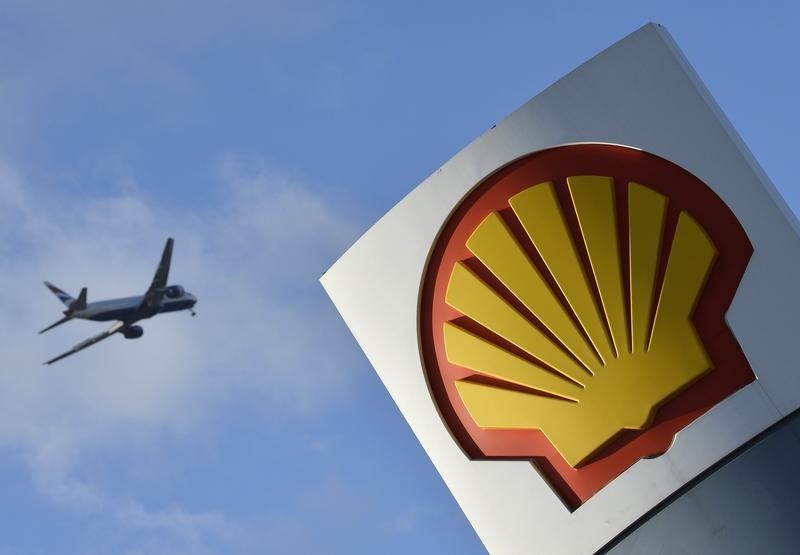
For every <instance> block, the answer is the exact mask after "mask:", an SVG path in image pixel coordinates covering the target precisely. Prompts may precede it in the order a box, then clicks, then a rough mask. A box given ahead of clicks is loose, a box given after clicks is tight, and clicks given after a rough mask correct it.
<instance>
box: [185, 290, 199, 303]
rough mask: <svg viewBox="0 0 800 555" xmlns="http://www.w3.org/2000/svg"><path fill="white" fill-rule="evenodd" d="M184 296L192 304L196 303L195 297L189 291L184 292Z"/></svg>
mask: <svg viewBox="0 0 800 555" xmlns="http://www.w3.org/2000/svg"><path fill="white" fill-rule="evenodd" d="M185 296H186V298H187V299H189V300H190V301H192V306H194V305H195V304H197V297H195V296H194V295H192V294H191V293H188V292H187V293H186V294H185Z"/></svg>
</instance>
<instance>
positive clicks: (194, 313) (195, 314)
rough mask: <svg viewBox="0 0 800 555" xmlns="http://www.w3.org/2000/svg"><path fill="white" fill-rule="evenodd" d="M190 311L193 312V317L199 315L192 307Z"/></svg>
mask: <svg viewBox="0 0 800 555" xmlns="http://www.w3.org/2000/svg"><path fill="white" fill-rule="evenodd" d="M189 312H191V314H192V317H194V316H197V312H195V311H194V310H192V309H191V308H190V309H189Z"/></svg>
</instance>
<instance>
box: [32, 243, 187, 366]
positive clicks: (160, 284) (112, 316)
mask: <svg viewBox="0 0 800 555" xmlns="http://www.w3.org/2000/svg"><path fill="white" fill-rule="evenodd" d="M173 243H174V241H173V239H172V238H171V237H170V238H168V239H167V242H166V244H165V245H164V251H163V252H162V253H161V260H160V262H159V263H158V268H156V273H155V275H154V276H153V281H151V282H150V287H148V288H147V292H146V293H145V294H144V295H137V296H135V297H122V298H119V299H109V300H107V301H95V302H93V303H90V302H88V301H87V297H88V293H87V288H86V287H84V288H83V289H81V292H80V294H79V295H78V298H77V299H75V298H73V297H72V296H70V295H69V294H68V293H66V292H64V291H62V290H61V289H59V288H58V287H56V286H55V285H53V284H52V283H50V282H47V281H45V282H44V284H45V286H46V287H47V288H48V289H49V290H50V291H51V292H52V293H53V294H54V295H55V296H56V297H58V300H60V301H61V302H62V303H63V304H64V306H66V307H67V309H66V310H65V311H64V317H63V318H61V319H60V320H58V321H57V322H54V323H53V324H50V325H49V326H47V327H46V328H44V329H43V330H41V331H40V332H39V333H44V332H46V331H47V330H51V329H53V328H55V327H56V326H60V325H61V324H64V323H66V322H69V321H70V320H73V319H74V318H80V319H83V320H94V321H96V322H106V321H109V320H114V324H112V325H111V327H110V328H108V329H107V330H106V331H104V332H102V333H99V334H97V335H95V336H94V337H90V338H89V339H86V340H85V341H81V342H80V343H78V344H77V345H75V346H74V347H73V348H72V349H70V350H69V351H67V352H66V353H62V354H60V355H58V356H57V357H55V358H51V359H50V360H48V361H47V362H45V364H52V363H54V362H57V361H59V360H61V359H62V358H65V357H68V356H70V355H72V354H75V353H77V352H78V351H81V350H83V349H85V348H87V347H91V346H92V345H94V344H95V343H97V342H99V341H102V340H103V339H106V338H108V337H111V336H112V335H115V334H117V333H120V334H122V335H123V336H125V338H126V339H136V338H138V337H141V336H142V334H143V333H144V330H143V329H142V327H141V326H137V325H134V323H135V322H138V321H139V320H145V319H147V318H152V317H153V316H155V315H156V314H161V313H163V312H177V311H179V310H188V311H189V312H191V313H192V316H194V310H192V308H193V307H194V305H195V304H196V303H197V297H195V296H194V295H192V294H191V293H189V292H188V291H186V290H185V289H184V288H183V287H181V286H180V285H167V279H168V278H169V266H170V263H171V261H172V245H173Z"/></svg>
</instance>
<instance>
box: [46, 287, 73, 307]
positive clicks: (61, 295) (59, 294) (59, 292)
mask: <svg viewBox="0 0 800 555" xmlns="http://www.w3.org/2000/svg"><path fill="white" fill-rule="evenodd" d="M44 284H45V286H46V287H47V288H48V289H49V290H50V291H52V293H53V295H55V296H56V297H58V300H59V301H61V302H62V303H64V304H65V305H66V306H67V308H69V306H70V305H71V304H72V303H74V302H75V299H73V298H72V297H70V296H69V294H68V293H65V292H64V291H62V290H61V289H59V288H58V287H56V286H55V285H53V284H52V283H50V282H49V281H45V282H44Z"/></svg>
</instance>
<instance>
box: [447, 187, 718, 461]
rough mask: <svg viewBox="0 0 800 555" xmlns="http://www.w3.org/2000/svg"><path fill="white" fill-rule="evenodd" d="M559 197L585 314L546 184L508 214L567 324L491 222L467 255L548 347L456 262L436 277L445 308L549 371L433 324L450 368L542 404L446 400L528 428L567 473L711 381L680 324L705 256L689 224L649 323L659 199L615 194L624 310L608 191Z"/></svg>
mask: <svg viewBox="0 0 800 555" xmlns="http://www.w3.org/2000/svg"><path fill="white" fill-rule="evenodd" d="M567 184H568V187H569V192H570V194H571V197H572V201H573V203H574V207H575V211H576V213H577V216H578V221H579V222H580V226H581V233H582V236H583V240H584V242H585V245H586V250H587V253H588V256H589V260H590V263H591V270H592V272H593V276H592V277H593V278H594V280H595V283H596V286H597V289H598V292H599V297H600V300H601V306H598V305H597V303H595V302H594V296H593V294H592V284H591V283H590V281H589V276H587V275H586V273H585V272H584V271H583V267H582V266H581V263H580V261H579V259H578V254H577V251H576V248H575V245H574V243H573V241H572V237H571V235H570V233H569V231H568V230H567V226H566V223H565V220H564V216H563V214H562V213H561V209H560V207H559V204H558V201H557V199H556V196H555V194H554V191H553V184H552V183H550V182H545V183H542V184H539V185H535V186H533V187H531V188H529V189H527V190H525V191H523V192H521V193H518V194H517V195H515V196H514V197H512V198H511V199H510V201H509V203H510V204H511V207H512V209H513V211H514V214H515V215H516V216H517V218H518V219H519V221H520V223H521V224H522V227H523V228H524V229H525V231H526V233H527V234H528V237H529V238H530V239H531V241H532V242H533V244H534V246H535V247H536V250H537V251H538V252H539V254H540V256H541V257H542V260H543V261H544V263H545V264H546V265H547V268H548V270H550V273H551V274H552V275H553V277H554V278H555V281H556V283H557V284H558V287H559V289H560V293H561V294H562V295H563V297H564V298H565V299H566V300H567V302H568V303H569V307H570V308H571V309H572V311H573V312H574V314H575V315H576V317H577V322H575V321H573V320H572V318H571V317H570V315H569V314H568V312H567V309H566V307H564V306H562V305H561V303H560V302H559V298H558V297H557V294H556V292H554V291H551V290H550V288H549V287H548V285H547V283H546V282H545V280H544V278H543V277H542V275H541V273H539V271H538V270H537V269H536V267H535V266H534V265H533V264H532V263H531V262H530V261H529V260H528V258H527V256H526V255H525V253H524V252H523V250H522V248H521V247H520V246H519V244H518V243H517V241H516V240H515V239H514V236H513V235H512V233H511V232H510V231H509V229H508V227H507V226H506V225H505V224H504V223H503V220H502V218H501V217H500V215H499V214H498V213H497V212H492V213H491V214H490V215H489V216H487V218H486V219H485V220H484V221H483V222H482V223H481V224H480V225H479V226H478V228H477V229H476V230H475V233H473V235H472V236H471V237H470V238H469V240H468V241H467V247H468V248H469V250H470V251H471V252H472V253H473V254H474V255H475V256H476V257H477V258H478V260H480V261H481V262H482V263H483V264H484V265H485V266H486V267H487V268H488V269H489V270H490V271H491V272H492V274H494V275H495V276H496V277H497V278H498V279H499V280H500V281H501V282H502V283H503V285H505V286H506V287H507V288H508V290H509V291H511V293H513V294H514V296H515V297H516V298H518V299H519V300H520V301H521V302H522V303H523V304H524V305H525V307H526V308H527V309H528V310H529V311H530V312H531V313H532V314H533V315H534V316H535V317H536V318H537V319H538V320H539V322H541V325H543V326H544V327H545V328H546V329H547V330H549V331H550V332H551V334H552V337H551V336H548V335H546V334H545V333H544V331H542V330H541V329H540V328H539V327H537V326H536V325H534V324H533V323H531V322H530V321H529V320H528V319H527V318H525V316H524V315H522V314H520V313H519V312H517V311H516V310H515V309H514V308H513V307H512V306H511V305H509V304H508V303H506V302H505V301H504V300H503V297H502V296H501V295H500V294H498V292H497V291H495V290H494V289H493V288H492V287H491V286H490V285H487V284H486V283H485V282H483V281H481V279H480V278H478V277H477V276H476V275H475V274H474V273H472V272H471V271H470V270H469V269H468V268H467V267H466V266H465V265H464V264H463V263H458V264H457V265H456V266H455V268H454V269H453V273H452V274H451V276H450V283H449V286H448V288H447V303H448V304H449V305H450V306H452V307H454V308H456V309H458V310H459V311H461V312H462V313H463V314H465V315H467V316H469V317H470V318H472V319H473V320H474V321H476V322H478V323H479V324H481V325H483V326H485V327H486V328H487V329H489V330H491V331H493V332H494V333H496V334H498V335H499V336H501V337H503V338H505V339H506V340H508V341H510V342H511V343H513V344H514V345H516V346H517V347H519V348H521V349H523V350H525V351H526V352H528V353H530V354H531V355H533V356H535V357H537V358H538V359H540V360H541V361H542V362H544V363H545V364H547V365H548V367H549V369H545V368H543V367H541V366H538V365H536V364H533V363H531V362H528V361H526V360H524V359H522V358H519V357H516V356H514V355H512V354H510V353H508V352H507V351H504V350H503V349H502V348H501V347H499V346H497V345H496V344H494V343H492V342H491V341H487V340H486V339H483V338H481V337H479V336H477V335H474V334H471V333H469V332H468V331H466V330H464V329H463V328H460V327H458V326H457V325H455V324H453V323H447V324H445V329H444V336H445V349H446V352H447V358H448V360H449V361H450V362H452V363H454V364H459V365H461V366H464V367H466V368H471V369H473V370H475V371H477V372H481V373H483V374H485V375H488V376H492V377H494V378H497V379H499V380H502V381H504V382H509V383H514V384H519V385H521V386H524V387H528V388H531V389H534V390H537V391H543V392H546V393H550V394H552V397H543V396H538V395H529V394H527V393H523V392H520V391H516V390H512V389H503V388H502V387H497V386H490V385H485V384H481V383H473V382H470V381H467V380H460V381H458V382H457V383H456V387H457V388H458V391H459V393H460V394H461V397H462V399H463V400H464V402H465V404H466V405H467V409H468V410H469V412H470V414H471V415H472V417H473V418H474V419H475V421H476V422H477V423H478V425H479V426H481V427H483V428H538V429H541V430H542V431H543V432H544V433H545V435H546V436H547V437H548V438H550V440H551V441H552V443H553V445H555V447H556V449H558V451H559V452H560V453H561V454H562V455H563V457H564V458H565V459H566V460H567V462H569V463H570V465H572V466H578V465H580V464H581V463H582V462H584V461H585V460H586V459H587V458H588V457H589V456H591V455H592V454H593V453H594V452H595V451H596V450H597V449H599V448H600V447H602V446H603V445H605V444H606V443H607V442H608V440H609V439H611V438H612V437H614V436H615V435H617V434H618V433H619V432H620V431H621V430H623V429H625V428H630V429H642V428H644V427H646V426H647V425H648V424H649V423H650V421H651V420H652V416H653V413H654V411H655V409H656V407H658V406H659V405H660V404H662V403H663V402H664V401H665V400H666V399H668V398H670V397H671V396H673V395H674V394H675V393H677V392H679V391H681V390H682V389H683V388H685V387H686V386H687V385H689V384H690V383H692V382H693V381H695V380H696V379H697V378H699V377H700V376H702V375H703V374H704V373H705V372H707V371H708V370H710V369H711V361H710V360H709V358H708V356H707V355H706V353H705V350H704V349H703V346H702V344H701V343H700V341H699V339H698V337H697V334H696V333H695V331H694V328H693V326H692V323H691V321H690V319H689V318H690V316H691V314H692V309H693V308H694V305H695V301H696V300H697V297H698V296H699V295H700V292H701V290H702V287H703V284H704V283H705V280H706V276H707V275H708V272H709V270H710V268H711V264H712V263H713V262H714V258H715V257H716V254H717V252H716V249H715V248H714V245H713V244H712V243H711V241H710V240H709V239H708V236H707V235H706V234H705V232H704V231H703V230H702V228H701V227H700V226H699V225H698V224H697V222H695V221H694V220H693V219H692V217H691V216H689V215H688V214H687V213H686V212H682V213H681V214H680V218H679V220H678V227H677V230H676V232H675V238H674V240H673V242H672V248H671V249H670V253H669V259H668V262H667V264H666V274H665V276H664V280H663V284H662V286H661V290H660V294H659V295H658V303H657V307H656V309H655V318H653V320H652V324H651V318H650V314H651V312H652V309H651V305H652V304H653V300H654V298H655V296H654V295H653V291H654V287H655V283H656V269H657V267H658V262H659V260H658V257H659V254H660V252H661V241H662V234H663V228H664V214H665V207H666V198H665V197H664V196H662V195H660V194H658V193H656V192H654V191H652V190H650V189H648V188H647V187H645V186H643V185H640V184H637V183H630V184H629V191H628V192H629V195H628V199H629V200H628V202H629V214H630V216H631V217H630V220H629V221H630V228H629V233H628V235H629V241H628V243H629V245H630V261H631V265H630V267H631V273H630V292H631V299H630V303H626V302H625V298H624V290H625V284H624V282H623V279H624V278H623V275H622V273H621V265H620V253H619V241H618V238H617V222H616V216H615V204H614V192H613V182H612V179H611V178H610V177H597V176H574V177H569V178H567ZM609 330H610V334H609V333H608V331H609ZM550 369H552V370H550ZM553 370H554V371H553Z"/></svg>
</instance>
